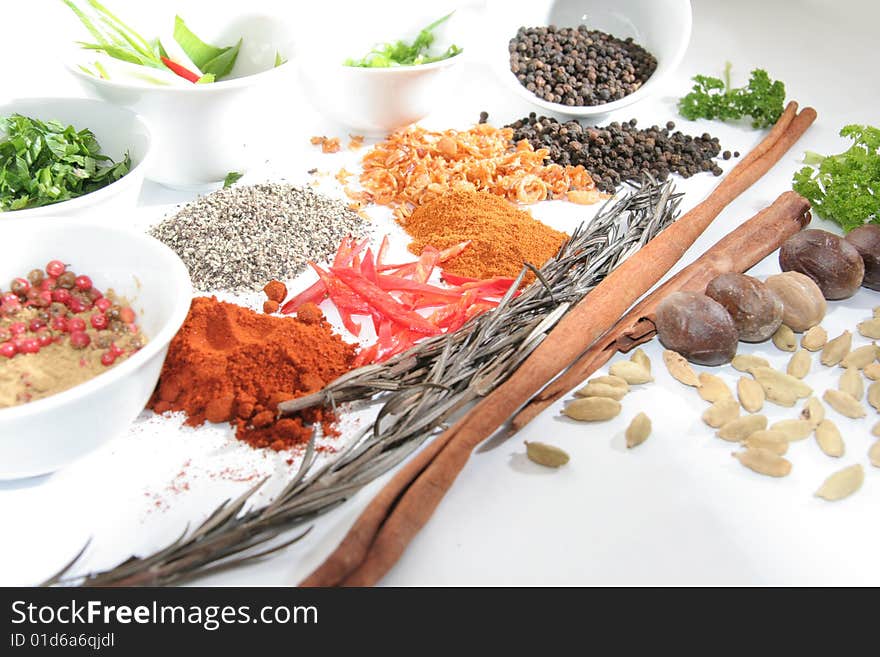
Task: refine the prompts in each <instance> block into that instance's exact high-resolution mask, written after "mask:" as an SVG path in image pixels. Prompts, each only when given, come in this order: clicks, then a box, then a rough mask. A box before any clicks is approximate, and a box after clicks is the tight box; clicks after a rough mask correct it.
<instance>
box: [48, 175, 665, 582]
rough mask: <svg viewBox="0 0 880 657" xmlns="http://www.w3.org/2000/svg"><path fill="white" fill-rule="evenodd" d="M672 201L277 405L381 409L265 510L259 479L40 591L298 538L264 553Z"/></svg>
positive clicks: (574, 242)
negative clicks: (465, 317) (494, 300)
mask: <svg viewBox="0 0 880 657" xmlns="http://www.w3.org/2000/svg"><path fill="white" fill-rule="evenodd" d="M680 197H681V195H680V194H678V193H674V192H673V187H672V183H671V182H669V181H667V182H665V183H662V184H660V183H657V182H655V181H654V180H650V179H648V180H646V181H644V182H643V183H642V184H641V185H639V186H637V187H634V188H633V189H632V190H631V191H629V192H627V193H626V194H625V195H624V196H622V197H620V198H616V199H611V200H609V201H608V202H606V204H605V205H604V206H603V207H602V208H601V209H600V211H599V212H598V214H597V215H596V217H595V218H594V219H593V220H592V221H589V222H586V223H584V224H581V225H580V226H579V227H578V228H577V229H576V230H575V231H574V233H573V234H572V236H571V237H570V238H569V239H568V240H567V241H566V243H565V244H564V245H563V246H562V247H561V249H560V251H559V253H557V255H556V256H555V257H554V258H553V259H551V260H550V261H549V262H547V263H546V264H545V265H544V266H543V267H542V268H541V269H540V276H538V279H537V280H536V281H535V282H534V283H532V284H531V285H530V286H528V287H527V288H526V289H525V290H524V291H523V292H522V294H520V295H519V296H517V297H514V296H513V290H514V289H517V288H518V287H519V283H520V282H521V281H522V279H523V277H524V276H525V275H526V273H527V271H529V270H530V269H532V270H534V268H533V267H531V266H529V265H527V266H526V267H524V268H523V271H522V272H521V273H520V277H519V279H518V282H517V284H516V285H514V286H512V287H511V290H510V291H509V292H508V294H507V295H506V296H505V297H504V298H503V299H502V300H501V302H500V304H499V305H498V307H497V308H496V309H495V310H494V311H493V312H489V313H485V314H483V315H479V316H477V317H475V318H473V319H472V320H470V321H469V322H468V323H467V324H465V326H464V327H462V328H461V329H460V330H458V331H456V332H455V333H452V334H447V335H441V336H436V337H433V338H430V339H428V340H425V341H424V342H421V343H419V344H418V345H416V346H415V347H413V348H412V349H410V350H409V351H408V352H406V353H403V354H400V355H399V356H396V357H395V358H392V359H391V360H389V361H387V362H386V363H382V364H379V365H368V366H366V367H362V368H359V369H357V370H353V371H351V372H349V373H347V374H345V375H343V376H341V377H340V378H338V379H337V380H336V381H333V382H332V383H330V384H329V385H328V386H326V387H325V388H324V389H323V390H322V391H320V392H318V393H315V394H313V395H309V396H307V397H301V398H298V399H295V400H291V401H288V402H284V403H283V404H281V405H280V406H279V410H280V411H281V412H283V413H285V414H290V413H296V412H298V411H301V410H303V409H305V408H308V407H311V406H316V405H330V406H333V407H335V406H336V405H338V404H340V403H344V402H361V403H367V404H381V407H380V409H379V413H378V415H377V417H376V419H375V420H374V421H373V423H372V424H371V425H369V426H367V427H366V428H365V429H364V430H363V431H362V433H361V434H360V435H359V436H358V437H357V438H356V439H355V440H353V441H352V442H351V443H350V444H349V445H348V447H347V448H346V449H344V450H343V451H342V452H340V453H339V454H338V455H337V456H336V458H335V459H334V460H333V461H331V462H328V463H326V464H324V465H323V466H321V467H314V465H315V449H314V446H315V437H314V436H313V437H312V440H311V441H310V442H309V444H308V447H307V449H306V453H305V455H304V457H303V461H302V464H301V466H300V468H299V470H298V472H297V474H296V476H295V477H294V478H293V479H292V480H291V481H290V482H289V483H288V484H287V485H286V486H285V487H284V489H283V490H282V491H281V492H280V493H279V494H278V495H277V496H276V497H275V498H274V500H273V501H272V502H270V503H268V504H266V505H264V506H260V507H256V506H251V507H250V508H248V503H249V502H250V501H251V500H252V496H253V495H254V493H255V492H256V491H257V490H258V489H259V488H260V487H261V486H262V484H263V483H264V482H262V481H261V482H259V483H258V484H257V485H255V486H254V487H252V488H251V489H249V490H247V491H245V492H244V493H243V494H242V495H241V496H239V497H238V498H237V499H235V500H227V501H226V502H224V503H223V504H221V505H220V506H219V507H218V508H217V509H216V510H215V511H214V512H213V513H212V514H211V515H210V516H208V518H207V519H206V520H205V521H204V522H202V524H201V525H199V526H198V527H197V528H196V529H195V530H194V531H192V532H189V531H188V530H185V531H184V532H183V534H182V535H181V537H180V538H179V539H178V540H177V541H174V542H173V543H172V544H170V545H168V546H167V547H165V548H164V549H162V550H159V551H158V552H156V553H154V554H150V555H147V556H143V557H135V556H132V557H130V558H129V559H127V560H126V561H124V562H122V563H121V564H119V565H118V566H116V567H114V568H111V569H110V570H107V571H103V572H95V573H90V574H86V575H80V576H71V575H70V574H69V573H70V571H71V570H72V568H73V566H74V565H75V563H76V561H77V559H78V557H79V555H77V559H74V560H73V561H72V562H71V563H70V564H68V566H66V567H65V568H64V569H62V570H61V572H59V573H57V574H56V575H55V576H53V577H51V578H50V579H49V580H47V581H46V582H45V584H46V585H54V584H80V585H86V586H133V585H167V584H178V583H181V582H184V581H187V580H191V579H193V578H196V577H201V576H204V575H208V574H211V573H216V572H218V571H221V570H225V569H228V568H234V567H237V566H241V565H244V564H247V563H251V562H254V561H257V560H259V559H262V558H264V557H266V556H268V555H269V554H272V553H274V552H277V551H279V550H281V549H283V548H285V547H287V546H288V545H290V544H292V543H295V542H296V541H298V540H300V539H301V538H302V537H303V536H305V534H306V533H308V530H305V531H303V532H300V533H298V534H297V535H296V536H294V537H293V538H290V539H288V540H286V541H283V542H276V543H274V544H272V545H270V543H273V542H275V540H276V539H277V538H278V537H279V536H280V535H281V534H282V533H284V532H285V531H287V530H289V529H291V528H294V527H298V526H301V525H303V524H304V523H307V522H308V521H310V520H312V519H314V518H316V517H317V516H319V515H321V514H323V513H325V512H327V511H328V510H330V509H332V508H333V507H335V506H337V505H338V504H341V503H342V502H344V501H345V500H346V499H348V498H349V497H351V496H352V495H354V494H355V493H356V492H357V491H358V490H360V489H361V488H362V487H363V486H365V485H366V484H368V483H369V482H371V481H373V480H374V479H375V478H376V477H378V476H380V475H382V474H383V473H385V472H387V471H388V470H390V469H391V468H393V467H394V466H396V465H397V464H399V463H400V462H401V461H403V460H404V459H405V458H406V457H407V456H409V455H410V454H411V453H412V452H413V451H415V450H416V449H417V448H418V447H419V446H420V445H422V444H423V443H424V441H425V440H427V439H428V438H430V437H431V436H432V435H434V434H435V433H436V432H437V431H439V430H441V429H442V428H444V427H445V425H446V422H447V421H450V420H451V419H452V418H453V417H454V416H455V415H456V414H457V413H459V412H460V411H462V410H464V409H465V408H466V407H467V406H468V405H470V404H471V403H472V402H473V401H475V400H476V399H478V398H479V397H482V396H485V395H486V394H488V393H489V392H491V391H492V390H494V389H495V388H496V387H497V386H498V385H500V384H501V383H502V382H503V381H504V380H505V379H506V378H507V377H508V376H510V374H511V373H513V372H514V371H515V370H516V368H517V367H519V365H520V364H521V363H522V361H523V360H524V359H525V358H526V357H527V356H528V355H529V354H530V353H531V351H532V350H533V349H534V348H535V347H536V346H537V345H538V344H539V343H540V342H541V340H543V339H544V337H546V335H547V333H548V332H549V331H550V329H552V328H553V326H554V325H555V324H556V322H558V321H559V319H560V318H561V317H562V316H563V315H564V314H565V312H566V311H567V310H568V308H569V307H571V306H572V305H573V304H575V303H577V302H578V301H579V300H580V299H582V298H583V297H584V295H586V294H587V293H588V292H589V291H590V290H591V289H593V287H595V286H596V285H597V284H598V283H599V282H600V281H601V280H602V279H603V278H604V277H605V276H606V275H607V274H608V273H609V272H610V271H611V270H612V269H614V268H615V267H616V266H617V265H618V264H620V263H621V262H622V261H623V260H624V259H626V258H627V257H629V256H630V255H632V254H633V253H634V252H635V251H637V250H638V249H640V248H641V247H642V246H644V244H645V243H647V241H648V240H650V239H652V238H653V237H654V236H656V235H657V233H659V232H660V231H661V230H662V229H663V228H665V227H666V226H667V225H669V224H670V223H671V222H672V221H673V220H674V219H675V217H676V216H677V213H678V205H679V201H680ZM246 509H247V510H246Z"/></svg>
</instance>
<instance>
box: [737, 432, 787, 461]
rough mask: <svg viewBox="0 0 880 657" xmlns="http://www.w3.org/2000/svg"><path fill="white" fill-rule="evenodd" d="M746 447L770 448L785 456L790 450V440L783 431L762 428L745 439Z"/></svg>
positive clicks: (775, 452)
mask: <svg viewBox="0 0 880 657" xmlns="http://www.w3.org/2000/svg"><path fill="white" fill-rule="evenodd" d="M743 445H745V446H746V447H756V448H758V447H759V448H761V449H769V450H770V451H771V452H773V453H774V454H779V456H783V455H784V454H785V453H786V452H787V451H788V440H786V438H785V434H784V433H782V432H781V431H774V430H773V429H761V430H760V431H756V432H755V433H753V434H752V435H751V436H749V437H748V438H746V439H745V440H744V441H743Z"/></svg>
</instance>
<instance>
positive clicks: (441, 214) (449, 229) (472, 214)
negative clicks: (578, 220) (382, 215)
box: [400, 190, 568, 279]
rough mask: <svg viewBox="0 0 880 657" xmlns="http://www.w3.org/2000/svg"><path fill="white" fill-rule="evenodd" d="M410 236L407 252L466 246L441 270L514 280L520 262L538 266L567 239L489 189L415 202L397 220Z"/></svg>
mask: <svg viewBox="0 0 880 657" xmlns="http://www.w3.org/2000/svg"><path fill="white" fill-rule="evenodd" d="M400 223H401V225H403V227H404V228H405V229H406V232H407V233H409V234H410V236H411V237H412V238H413V241H412V243H411V244H410V245H409V250H410V251H412V252H413V253H416V254H418V253H421V252H422V249H423V248H425V247H426V246H428V245H430V246H433V247H436V248H438V249H445V248H447V247H450V246H453V245H455V244H458V243H460V242H465V241H468V240H469V241H470V246H468V248H466V249H465V250H464V251H462V253H461V254H460V255H458V256H456V257H455V258H452V259H451V260H449V261H448V262H446V263H445V265H444V269H445V270H447V271H450V272H452V273H453V274H458V275H460V276H468V277H471V278H479V279H485V278H493V277H496V276H505V277H508V278H515V277H516V276H517V275H518V274H519V272H520V270H521V269H522V267H523V263H524V262H528V263H530V264H533V265H535V267H541V265H543V264H544V263H545V262H547V260H549V259H550V258H551V257H553V256H554V255H556V252H557V251H558V250H559V247H560V246H562V243H563V242H564V241H565V239H566V238H567V237H568V236H567V235H566V234H565V233H561V232H559V231H558V230H553V229H552V228H550V227H549V226H547V225H545V224H542V223H541V222H540V221H538V220H537V219H535V218H534V217H532V215H531V214H529V213H528V212H524V211H523V210H520V209H518V208H517V207H516V206H515V205H514V204H513V203H511V202H510V201H507V200H506V199H503V198H501V197H499V196H495V195H494V194H490V193H488V192H474V191H465V190H461V191H454V192H448V193H446V194H444V195H443V196H440V197H438V198H436V199H434V200H433V201H430V202H428V203H426V204H425V205H422V206H419V207H418V208H416V209H415V211H413V213H412V214H411V215H410V216H409V217H407V218H406V219H402V220H400Z"/></svg>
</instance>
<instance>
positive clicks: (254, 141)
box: [61, 0, 292, 190]
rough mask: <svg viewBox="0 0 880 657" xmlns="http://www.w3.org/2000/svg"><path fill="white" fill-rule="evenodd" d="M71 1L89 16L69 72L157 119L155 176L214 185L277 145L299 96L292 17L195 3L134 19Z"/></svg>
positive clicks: (167, 181)
mask: <svg viewBox="0 0 880 657" xmlns="http://www.w3.org/2000/svg"><path fill="white" fill-rule="evenodd" d="M64 1H65V4H66V5H67V6H68V7H69V8H70V10H72V13H70V14H69V15H70V16H75V17H76V18H78V19H79V20H78V21H75V23H74V24H75V25H76V26H77V28H76V29H77V31H75V32H73V33H72V34H71V42H72V43H73V42H76V43H75V44H74V46H75V47H74V48H73V49H72V53H71V58H70V61H68V70H69V71H70V72H71V73H72V74H73V75H74V76H75V77H76V78H77V80H78V81H79V82H80V84H81V85H82V86H83V88H84V89H85V90H86V91H87V93H89V94H90V95H92V96H97V97H99V98H102V99H104V100H107V101H109V102H111V103H114V104H117V105H121V106H124V107H127V108H129V109H131V110H133V111H135V112H137V113H138V114H141V115H142V116H144V118H145V119H146V120H147V121H148V122H149V123H150V126H151V128H152V129H153V136H154V140H155V158H154V161H153V162H152V164H151V166H150V168H149V170H148V171H147V177H148V178H149V179H151V180H155V181H156V182H159V183H161V184H164V185H167V186H169V187H175V188H180V189H193V190H198V189H204V188H206V187H210V186H212V185H216V184H217V183H220V182H222V181H223V179H224V178H225V177H226V175H227V174H228V173H229V172H230V171H247V170H248V169H249V168H251V167H252V166H254V165H255V164H257V163H258V162H261V161H262V160H264V159H265V157H266V154H267V152H269V151H271V148H272V147H273V145H274V144H275V143H277V140H278V135H277V130H272V129H271V128H272V126H277V125H278V124H279V123H281V122H283V119H284V118H285V117H284V109H285V108H286V107H289V105H290V104H291V102H292V100H291V98H290V95H291V89H292V85H291V84H290V76H288V75H287V72H288V70H290V67H289V66H288V65H287V57H289V53H290V52H291V51H292V38H291V33H290V29H289V28H288V27H287V26H286V24H285V23H284V21H283V20H282V19H280V18H277V17H271V16H267V15H263V14H243V15H239V16H232V17H230V16H227V15H224V14H223V13H222V12H213V13H212V12H205V11H202V12H201V13H200V12H198V11H195V10H194V9H193V10H192V11H193V14H195V15H193V16H190V15H189V14H187V15H186V16H185V17H181V16H174V15H173V14H167V15H166V14H164V13H163V14H162V15H161V16H159V15H152V16H147V15H146V14H141V15H138V16H136V17H135V18H134V19H131V20H129V19H128V18H123V17H120V16H118V15H117V14H115V13H113V11H112V10H111V9H110V8H108V7H107V6H105V5H103V4H101V3H100V2H97V0H64ZM116 4H117V5H119V6H120V11H122V12H132V13H135V14H137V12H138V8H136V7H132V6H127V7H126V6H122V4H123V3H119V2H116ZM61 10H63V11H68V10H67V9H65V8H64V7H63V6H62V7H61ZM141 11H142V12H143V9H141ZM154 14H155V12H154Z"/></svg>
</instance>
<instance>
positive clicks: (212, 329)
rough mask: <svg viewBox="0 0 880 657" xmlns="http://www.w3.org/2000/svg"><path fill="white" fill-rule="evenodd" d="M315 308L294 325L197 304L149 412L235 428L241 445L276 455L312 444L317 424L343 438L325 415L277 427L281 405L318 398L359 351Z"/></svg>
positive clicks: (211, 302) (206, 301)
mask: <svg viewBox="0 0 880 657" xmlns="http://www.w3.org/2000/svg"><path fill="white" fill-rule="evenodd" d="M311 306H314V304H310V307H309V308H307V309H306V312H300V313H299V315H298V316H297V317H295V318H294V317H276V316H270V315H264V314H261V313H257V312H254V311H253V310H250V309H248V308H244V307H242V306H238V305H235V304H232V303H226V302H223V301H218V300H217V298H216V297H196V298H195V299H193V301H192V306H191V307H190V311H189V314H188V315H187V318H186V320H185V321H184V323H183V326H182V327H181V329H180V331H178V333H177V335H176V336H175V337H174V339H173V340H172V341H171V345H170V346H169V348H168V356H167V357H166V359H165V364H164V365H163V367H162V373H161V375H160V377H159V384H158V386H157V387H156V391H155V392H154V393H153V397H152V399H151V400H150V403H149V407H150V408H152V409H153V410H154V411H155V412H157V413H165V412H168V411H183V412H184V413H185V414H186V415H187V419H186V421H185V423H186V424H188V425H191V426H198V425H201V424H202V423H204V422H205V421H206V420H207V421H208V422H218V423H219V422H230V423H231V424H232V425H233V426H234V427H235V429H236V432H235V435H236V437H237V438H238V439H240V440H243V441H245V442H247V443H248V444H250V445H252V446H253V447H268V448H271V449H274V450H276V451H280V450H284V449H289V448H291V447H294V446H296V445H300V444H303V443H305V442H307V441H308V439H309V438H310V437H311V435H312V429H311V426H310V425H312V424H314V423H319V422H320V423H321V424H322V427H323V430H324V433H325V435H338V434H337V432H336V431H335V430H334V429H333V426H332V423H333V419H334V418H333V416H332V414H331V413H330V412H329V411H326V410H324V409H320V408H317V409H311V410H309V411H307V412H305V413H303V414H302V415H301V416H298V417H287V418H283V419H277V414H276V408H277V405H278V403H279V402H281V401H284V400H285V399H291V398H293V397H299V396H302V395H307V394H310V393H312V392H316V391H318V390H320V389H321V388H323V387H324V385H326V384H327V383H329V382H330V381H332V380H333V379H335V378H337V377H338V376H340V375H341V374H344V373H345V372H347V371H348V370H349V369H351V367H352V362H353V360H354V356H355V346H354V345H350V344H347V343H345V342H343V340H342V339H341V338H340V337H339V336H338V335H334V334H333V333H332V332H331V327H330V325H329V324H328V323H327V321H326V320H325V318H324V316H323V314H322V313H321V311H320V310H319V309H318V308H317V306H315V307H313V308H312V307H311Z"/></svg>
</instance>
